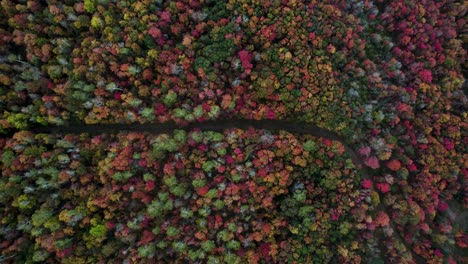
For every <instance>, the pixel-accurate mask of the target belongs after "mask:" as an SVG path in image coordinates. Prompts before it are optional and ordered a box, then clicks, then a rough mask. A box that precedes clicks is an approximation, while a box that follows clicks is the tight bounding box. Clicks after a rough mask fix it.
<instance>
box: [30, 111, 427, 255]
mask: <svg viewBox="0 0 468 264" xmlns="http://www.w3.org/2000/svg"><path fill="white" fill-rule="evenodd" d="M231 128H239V129H243V130H246V129H249V128H255V129H264V130H269V131H272V132H273V131H281V130H283V131H287V132H290V133H297V134H303V135H306V134H307V135H312V136H316V137H323V138H328V139H331V140H335V141H339V142H341V143H342V144H343V146H344V147H345V150H346V152H348V153H349V154H350V156H351V159H352V161H353V163H354V165H355V166H356V168H357V169H359V170H360V171H361V173H362V175H363V178H364V179H369V180H371V181H372V178H371V176H370V173H369V170H368V168H367V167H366V166H365V165H364V162H363V160H362V159H361V157H360V156H359V155H358V154H357V153H356V151H354V149H353V148H351V147H350V146H349V145H348V143H347V140H346V139H345V138H343V137H342V136H340V135H338V134H337V133H335V132H333V131H330V130H327V129H324V128H320V127H317V126H315V125H313V124H310V123H303V122H302V123H299V122H293V121H286V120H249V119H230V120H215V121H204V122H195V123H187V124H185V125H179V124H176V123H175V122H172V121H170V122H165V123H153V124H96V125H86V124H74V125H65V126H52V127H38V128H33V129H32V131H33V132H36V133H52V134H61V133H64V134H66V133H72V134H76V133H89V134H91V135H96V134H101V133H118V132H121V131H137V132H150V133H154V134H162V133H171V132H172V131H173V130H175V129H182V130H185V131H191V130H194V129H200V130H203V131H217V132H222V131H224V130H225V129H231ZM371 190H372V191H376V190H375V189H374V186H372V189H371ZM375 210H376V211H384V212H386V213H387V214H388V215H391V214H390V208H388V207H387V206H385V205H384V203H383V202H381V203H379V205H378V206H377V207H376V208H375ZM390 227H391V228H392V229H393V234H395V236H396V237H397V238H398V239H399V240H400V242H401V243H402V244H404V245H405V247H406V248H407V249H408V250H409V251H410V253H411V254H412V257H413V260H415V261H416V263H417V264H419V263H426V260H425V259H424V258H423V257H421V256H420V255H418V254H417V253H416V252H415V251H414V250H413V247H412V246H411V245H409V244H408V243H407V242H406V241H405V240H404V238H403V237H402V236H401V234H400V233H399V232H398V229H396V228H395V224H394V223H393V220H392V219H390Z"/></svg>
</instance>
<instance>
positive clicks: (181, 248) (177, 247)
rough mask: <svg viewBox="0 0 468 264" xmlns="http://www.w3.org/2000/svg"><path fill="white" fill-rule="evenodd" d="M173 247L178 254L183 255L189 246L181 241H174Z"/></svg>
mask: <svg viewBox="0 0 468 264" xmlns="http://www.w3.org/2000/svg"><path fill="white" fill-rule="evenodd" d="M172 247H173V248H174V250H175V251H176V252H179V253H182V252H184V251H185V250H186V249H187V244H185V243H184V242H181V241H174V242H173V243H172Z"/></svg>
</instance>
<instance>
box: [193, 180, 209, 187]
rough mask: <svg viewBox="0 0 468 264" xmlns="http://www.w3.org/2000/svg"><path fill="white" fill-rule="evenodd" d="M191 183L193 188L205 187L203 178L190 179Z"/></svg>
mask: <svg viewBox="0 0 468 264" xmlns="http://www.w3.org/2000/svg"><path fill="white" fill-rule="evenodd" d="M192 185H193V187H195V188H202V187H205V185H206V181H205V180H203V179H195V180H193V181H192Z"/></svg>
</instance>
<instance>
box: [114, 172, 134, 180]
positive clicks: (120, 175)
mask: <svg viewBox="0 0 468 264" xmlns="http://www.w3.org/2000/svg"><path fill="white" fill-rule="evenodd" d="M131 177H132V173H131V172H130V171H123V172H122V171H118V172H116V173H114V174H113V175H112V179H114V180H116V181H119V182H125V181H127V180H128V179H130V178H131Z"/></svg>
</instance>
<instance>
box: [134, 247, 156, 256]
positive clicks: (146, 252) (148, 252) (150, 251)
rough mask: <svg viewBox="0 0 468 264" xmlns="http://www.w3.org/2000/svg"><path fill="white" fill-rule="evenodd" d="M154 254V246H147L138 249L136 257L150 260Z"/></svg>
mask: <svg viewBox="0 0 468 264" xmlns="http://www.w3.org/2000/svg"><path fill="white" fill-rule="evenodd" d="M155 254H156V245H154V244H148V245H144V246H140V247H138V256H140V257H142V258H148V257H149V258H151V257H154V255H155Z"/></svg>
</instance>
